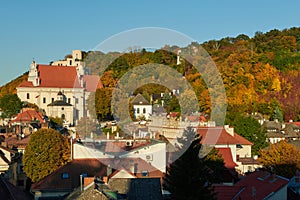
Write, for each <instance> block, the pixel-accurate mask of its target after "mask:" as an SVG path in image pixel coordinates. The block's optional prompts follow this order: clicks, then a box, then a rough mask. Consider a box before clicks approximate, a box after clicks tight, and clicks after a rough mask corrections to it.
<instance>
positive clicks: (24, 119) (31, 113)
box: [11, 109, 44, 123]
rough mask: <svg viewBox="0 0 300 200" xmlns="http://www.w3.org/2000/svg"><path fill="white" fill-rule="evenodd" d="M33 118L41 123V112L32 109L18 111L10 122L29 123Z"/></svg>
mask: <svg viewBox="0 0 300 200" xmlns="http://www.w3.org/2000/svg"><path fill="white" fill-rule="evenodd" d="M33 120H38V121H39V122H41V123H43V122H44V118H43V113H42V112H38V111H36V110H34V109H32V110H25V111H21V112H20V113H18V115H17V117H16V119H14V120H12V121H11V123H14V122H21V123H29V122H31V121H33Z"/></svg>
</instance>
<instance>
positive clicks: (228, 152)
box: [216, 147, 238, 169]
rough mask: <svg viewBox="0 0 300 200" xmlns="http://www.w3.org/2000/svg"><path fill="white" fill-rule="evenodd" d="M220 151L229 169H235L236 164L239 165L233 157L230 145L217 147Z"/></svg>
mask: <svg viewBox="0 0 300 200" xmlns="http://www.w3.org/2000/svg"><path fill="white" fill-rule="evenodd" d="M216 149H218V151H219V154H221V155H222V158H223V160H224V163H225V167H226V168H228V169H233V168H235V167H236V166H238V165H237V164H236V163H235V162H234V161H233V158H232V153H231V149H230V148H229V147H226V148H216Z"/></svg>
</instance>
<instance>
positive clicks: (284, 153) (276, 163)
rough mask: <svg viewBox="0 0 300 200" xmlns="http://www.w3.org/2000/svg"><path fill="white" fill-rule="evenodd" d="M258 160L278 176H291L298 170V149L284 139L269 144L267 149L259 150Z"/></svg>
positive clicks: (299, 154)
mask: <svg viewBox="0 0 300 200" xmlns="http://www.w3.org/2000/svg"><path fill="white" fill-rule="evenodd" d="M260 154H261V156H260V158H259V161H260V162H261V163H262V164H263V165H264V166H265V167H267V168H269V169H270V170H274V172H275V173H276V174H278V175H280V176H283V177H286V178H291V177H293V176H294V175H295V174H296V171H297V170H300V150H299V149H297V148H296V146H294V145H292V144H289V143H287V142H285V141H280V142H279V143H276V144H271V146H270V148H269V149H268V150H261V151H260Z"/></svg>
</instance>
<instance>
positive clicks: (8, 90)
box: [0, 72, 28, 97]
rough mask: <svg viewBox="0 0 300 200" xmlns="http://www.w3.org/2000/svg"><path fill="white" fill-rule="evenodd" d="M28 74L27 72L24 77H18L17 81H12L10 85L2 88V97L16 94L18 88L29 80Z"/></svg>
mask: <svg viewBox="0 0 300 200" xmlns="http://www.w3.org/2000/svg"><path fill="white" fill-rule="evenodd" d="M27 78H28V72H25V73H24V74H23V75H21V76H19V77H17V78H16V79H14V80H12V81H10V82H9V83H7V84H5V85H3V86H1V87H0V97H2V96H4V95H6V94H16V93H17V90H16V87H17V86H18V85H19V84H20V83H22V82H23V81H25V80H27Z"/></svg>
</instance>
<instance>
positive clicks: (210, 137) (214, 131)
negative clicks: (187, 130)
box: [197, 127, 252, 145]
mask: <svg viewBox="0 0 300 200" xmlns="http://www.w3.org/2000/svg"><path fill="white" fill-rule="evenodd" d="M197 133H198V134H200V136H202V140H201V142H202V144H213V145H214V144H244V145H245V144H249V145H252V143H251V142H249V141H248V140H246V139H245V138H243V137H242V136H240V135H238V134H236V133H234V135H231V134H229V133H228V132H227V131H226V130H225V129H224V127H199V128H198V129H197Z"/></svg>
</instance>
